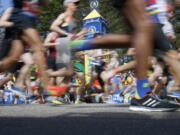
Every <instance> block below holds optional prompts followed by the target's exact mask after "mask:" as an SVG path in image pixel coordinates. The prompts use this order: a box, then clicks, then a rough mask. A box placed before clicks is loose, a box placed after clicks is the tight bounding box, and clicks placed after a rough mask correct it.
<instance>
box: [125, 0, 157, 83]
mask: <svg viewBox="0 0 180 135" xmlns="http://www.w3.org/2000/svg"><path fill="white" fill-rule="evenodd" d="M144 7H145V3H144V2H142V1H141V0H127V3H126V6H125V8H124V9H125V10H124V11H125V14H126V16H127V18H128V20H129V22H130V23H131V25H132V26H133V28H134V30H135V31H134V37H133V46H134V47H135V48H136V57H137V66H136V70H137V78H138V79H143V78H147V75H146V71H147V69H148V56H150V55H151V51H152V48H153V46H152V45H153V43H152V41H153V30H154V29H153V24H152V23H151V21H150V19H149V16H148V14H146V11H145V8H144ZM142 50H143V51H142Z"/></svg>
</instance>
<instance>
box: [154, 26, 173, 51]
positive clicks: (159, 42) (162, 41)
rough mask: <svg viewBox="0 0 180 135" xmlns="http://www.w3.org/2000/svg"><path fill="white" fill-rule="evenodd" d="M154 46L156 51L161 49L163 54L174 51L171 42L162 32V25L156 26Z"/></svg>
mask: <svg viewBox="0 0 180 135" xmlns="http://www.w3.org/2000/svg"><path fill="white" fill-rule="evenodd" d="M154 45H155V46H154V48H155V49H159V50H161V51H163V52H167V51H169V50H174V48H173V46H172V44H171V42H170V41H169V40H168V39H167V37H166V36H165V34H164V33H163V31H162V25H158V24H157V25H156V29H155V41H154Z"/></svg>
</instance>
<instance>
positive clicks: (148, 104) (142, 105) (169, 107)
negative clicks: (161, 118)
mask: <svg viewBox="0 0 180 135" xmlns="http://www.w3.org/2000/svg"><path fill="white" fill-rule="evenodd" d="M129 109H130V110H132V111H143V112H168V111H175V110H177V109H179V105H177V104H172V103H170V102H168V101H165V100H161V99H160V98H157V97H156V96H154V95H152V94H148V95H146V96H145V97H143V98H142V99H136V98H134V97H133V98H132V99H131V105H130V107H129Z"/></svg>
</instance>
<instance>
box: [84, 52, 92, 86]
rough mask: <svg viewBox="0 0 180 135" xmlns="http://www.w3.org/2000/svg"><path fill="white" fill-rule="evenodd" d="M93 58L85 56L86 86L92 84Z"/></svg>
mask: <svg viewBox="0 0 180 135" xmlns="http://www.w3.org/2000/svg"><path fill="white" fill-rule="evenodd" d="M92 62H93V58H92V57H89V56H87V55H85V81H86V85H87V84H89V83H90V82H91V72H92V68H93V65H92Z"/></svg>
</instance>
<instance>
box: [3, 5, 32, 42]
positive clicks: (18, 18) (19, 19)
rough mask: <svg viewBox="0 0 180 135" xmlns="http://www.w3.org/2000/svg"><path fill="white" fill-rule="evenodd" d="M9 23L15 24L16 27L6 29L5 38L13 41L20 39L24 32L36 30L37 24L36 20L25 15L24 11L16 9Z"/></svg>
mask: <svg viewBox="0 0 180 135" xmlns="http://www.w3.org/2000/svg"><path fill="white" fill-rule="evenodd" d="M9 21H10V22H13V23H14V25H13V26H12V27H10V28H7V29H6V34H5V38H9V37H11V38H12V39H19V38H20V37H19V34H20V33H21V32H22V30H25V29H28V28H34V27H35V23H36V19H35V18H32V17H29V16H27V15H24V14H23V13H22V10H20V9H16V8H15V9H14V10H13V12H12V14H11V17H10V19H9Z"/></svg>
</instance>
